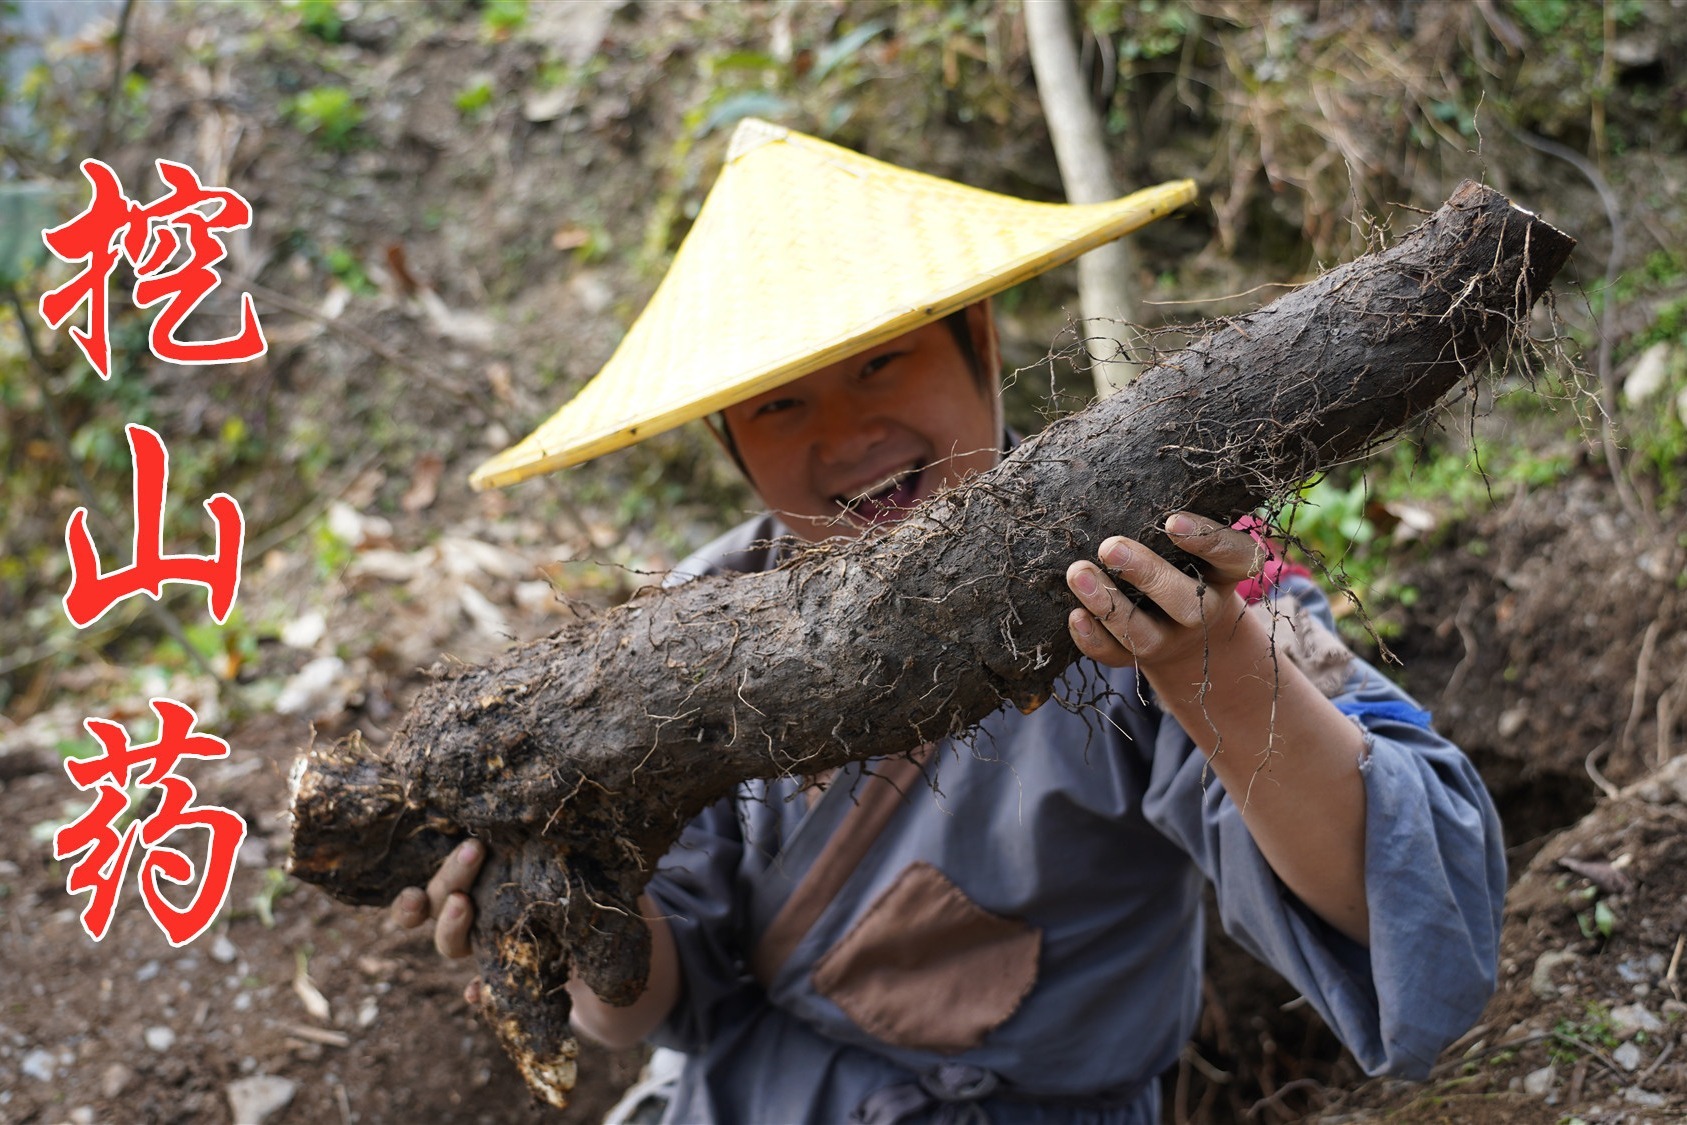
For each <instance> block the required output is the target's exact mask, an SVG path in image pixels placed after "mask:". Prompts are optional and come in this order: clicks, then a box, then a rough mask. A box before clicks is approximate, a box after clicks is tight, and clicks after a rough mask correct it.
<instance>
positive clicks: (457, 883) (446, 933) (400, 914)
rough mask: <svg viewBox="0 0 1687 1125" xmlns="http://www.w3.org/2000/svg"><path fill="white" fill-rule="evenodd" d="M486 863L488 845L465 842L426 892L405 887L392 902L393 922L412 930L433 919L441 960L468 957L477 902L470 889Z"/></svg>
mask: <svg viewBox="0 0 1687 1125" xmlns="http://www.w3.org/2000/svg"><path fill="white" fill-rule="evenodd" d="M485 861H486V845H485V844H483V843H481V842H480V841H479V840H473V839H470V840H464V841H463V842H462V843H461V844H458V845H457V847H456V849H455V850H454V851H452V853H451V854H450V855H449V856H447V857H446V858H445V862H444V863H442V864H440V865H439V870H438V871H436V872H434V876H433V878H432V879H429V880H428V886H427V889H426V890H423V889H422V888H421V887H405V888H404V889H403V890H402V891H400V892H399V893H398V897H397V898H395V899H393V901H392V918H393V921H395V922H397V923H398V924H399V925H400V926H402V927H404V928H405V929H407V930H413V929H415V928H416V927H417V926H420V925H422V924H423V923H425V922H427V921H429V920H430V919H432V920H433V922H434V928H433V947H434V948H435V949H437V950H439V952H440V956H442V957H451V958H454V959H455V958H460V957H467V956H468V955H469V953H470V945H469V931H470V929H471V928H472V927H473V926H474V900H473V899H471V898H470V897H469V888H470V887H472V886H474V881H475V877H476V876H478V875H479V874H480V866H481V864H482V863H484V862H485ZM470 988H471V989H472V988H473V985H472V984H471V985H470Z"/></svg>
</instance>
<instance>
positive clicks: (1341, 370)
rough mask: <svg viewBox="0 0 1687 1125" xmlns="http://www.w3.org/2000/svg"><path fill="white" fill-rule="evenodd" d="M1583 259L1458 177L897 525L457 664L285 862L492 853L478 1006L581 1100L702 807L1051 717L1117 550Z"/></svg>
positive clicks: (1379, 418) (1387, 407)
mask: <svg viewBox="0 0 1687 1125" xmlns="http://www.w3.org/2000/svg"><path fill="white" fill-rule="evenodd" d="M1573 246H1574V241H1573V240H1572V239H1570V238H1569V237H1567V236H1565V235H1564V234H1562V233H1560V232H1559V231H1557V230H1554V229H1553V228H1552V227H1550V226H1548V225H1547V224H1546V223H1544V222H1542V221H1541V220H1539V219H1537V218H1535V217H1534V216H1533V215H1530V214H1529V213H1527V212H1525V211H1522V210H1520V209H1517V208H1515V207H1513V206H1512V205H1511V204H1510V203H1509V202H1508V201H1507V200H1506V199H1505V198H1504V197H1503V196H1501V195H1499V194H1498V193H1496V192H1494V191H1491V190H1489V189H1487V188H1483V187H1479V186H1477V185H1475V184H1472V183H1468V182H1467V183H1465V184H1463V185H1461V186H1460V187H1459V189H1458V190H1457V191H1456V192H1455V193H1454V194H1453V196H1452V198H1451V199H1450V200H1449V201H1448V202H1447V204H1446V205H1445V206H1443V207H1442V208H1441V210H1440V211H1438V212H1436V214H1435V215H1434V216H1433V217H1431V218H1430V219H1429V220H1428V221H1426V222H1425V223H1424V224H1423V225H1422V226H1421V227H1419V228H1418V229H1417V230H1416V231H1414V232H1412V234H1410V235H1408V236H1407V237H1406V238H1404V239H1402V240H1401V242H1400V243H1399V244H1398V245H1396V246H1395V247H1393V248H1391V249H1389V250H1386V251H1383V252H1381V253H1377V254H1372V255H1367V256H1366V257H1363V258H1360V259H1358V260H1356V261H1354V262H1352V263H1350V264H1348V265H1346V266H1343V267H1341V268H1339V269H1337V270H1334V271H1332V272H1331V273H1329V274H1327V275H1325V276H1324V277H1322V278H1320V279H1319V280H1318V281H1316V282H1313V283H1311V284H1309V285H1307V286H1305V287H1303V288H1300V289H1297V290H1295V291H1294V292H1292V293H1290V294H1289V295H1287V296H1285V297H1283V298H1282V299H1280V300H1278V301H1276V302H1275V303H1273V304H1272V305H1270V306H1268V307H1266V308H1264V309H1261V310H1259V311H1257V312H1254V313H1250V314H1247V315H1245V316H1238V317H1233V318H1229V319H1227V320H1225V321H1223V322H1222V323H1221V325H1220V326H1218V328H1217V330H1216V331H1214V332H1213V333H1212V334H1211V335H1209V336H1206V337H1204V338H1202V339H1200V340H1198V341H1197V342H1196V343H1194V344H1193V345H1191V346H1190V347H1188V348H1186V349H1184V350H1183V351H1181V352H1178V353H1176V354H1174V355H1171V356H1169V357H1167V358H1166V359H1164V360H1163V361H1162V362H1160V363H1159V364H1157V365H1156V366H1155V367H1153V368H1151V369H1150V370H1149V371H1147V372H1145V373H1144V375H1143V377H1142V378H1141V379H1140V380H1139V381H1138V382H1137V383H1136V384H1134V385H1133V386H1132V387H1131V388H1129V389H1128V390H1127V391H1126V392H1124V393H1121V394H1118V395H1115V396H1113V397H1112V398H1109V399H1106V400H1104V401H1102V402H1100V403H1097V404H1096V405H1094V406H1092V407H1091V408H1090V409H1088V410H1086V411H1084V412H1083V413H1081V414H1078V415H1074V416H1072V417H1070V418H1066V419H1063V420H1061V421H1059V422H1057V423H1055V424H1054V425H1052V426H1050V427H1049V428H1048V429H1047V430H1045V431H1044V432H1043V433H1041V434H1039V435H1037V436H1036V437H1033V438H1031V439H1030V440H1028V441H1026V442H1025V443H1024V444H1022V445H1021V446H1020V447H1019V448H1018V449H1017V450H1015V451H1014V452H1013V454H1012V455H1010V456H1009V457H1007V458H1006V459H1005V461H1004V462H1003V464H1002V465H1000V466H999V467H997V468H996V469H995V470H993V471H991V472H989V473H986V474H984V475H983V476H981V477H979V478H976V479H975V480H973V481H971V482H970V483H968V484H966V485H963V486H961V487H959V488H957V489H955V490H953V491H951V492H948V493H946V494H944V495H942V496H939V497H936V498H934V499H933V500H931V501H930V502H928V503H927V504H925V505H924V506H922V507H921V508H920V509H918V510H917V511H915V512H914V513H912V514H910V515H909V516H908V517H907V518H906V519H905V520H903V521H902V522H901V523H900V524H898V525H897V526H896V527H894V528H893V529H891V530H889V531H887V532H886V533H884V534H881V535H874V536H871V537H869V538H866V539H859V540H854V541H849V542H843V541H840V542H838V543H836V544H828V545H826V546H823V547H819V548H815V549H812V550H809V551H806V552H804V553H803V554H802V555H801V556H799V557H798V558H797V559H796V560H795V561H793V562H791V563H789V564H787V565H785V566H783V567H781V568H780V569H778V570H775V571H770V572H767V573H761V574H751V575H744V576H740V577H735V578H730V579H703V580H699V581H696V582H692V583H690V584H688V585H685V586H681V587H679V588H676V589H671V590H646V591H642V592H641V593H639V594H638V595H637V596H635V597H634V598H633V599H632V600H631V601H629V602H628V603H627V604H625V605H623V606H620V607H618V608H615V609H612V610H609V611H607V612H605V613H602V614H598V615H595V616H592V617H589V618H585V619H583V620H581V621H579V622H577V623H575V624H572V625H569V626H567V627H565V628H564V629H562V630H561V631H559V632H558V633H556V634H555V635H553V636H551V637H548V638H546V639H543V640H539V641H535V642H532V643H530V644H525V645H520V646H518V647H516V648H513V649H512V650H510V651H509V652H508V653H506V654H505V655H503V656H501V657H500V658H498V659H497V660H495V661H493V662H492V663H490V664H488V665H486V666H484V667H465V666H444V667H441V668H440V669H438V670H436V673H435V675H436V677H437V678H436V680H435V682H434V683H433V684H431V685H429V686H428V687H427V688H426V689H425V690H424V691H423V692H422V694H421V696H420V697H419V698H418V700H417V702H416V703H415V705H414V706H413V707H412V708H411V710H410V713H409V715H408V716H407V718H406V720H405V722H404V725H403V726H402V727H401V728H400V730H399V731H398V733H397V735H396V736H395V737H394V739H393V741H392V743H391V744H390V745H389V746H388V747H386V748H385V749H383V750H380V751H376V750H373V749H372V748H369V747H365V746H363V745H361V744H360V743H359V742H358V741H357V740H356V739H355V738H353V739H351V740H349V741H345V742H342V743H340V744H338V745H335V746H331V747H323V748H316V749H312V750H311V751H309V752H308V753H307V754H306V755H305V756H304V757H303V758H302V759H301V760H300V762H299V764H298V766H297V767H296V769H295V789H294V797H293V854H292V859H291V869H292V871H293V873H294V874H295V875H297V876H299V877H300V878H302V879H305V880H307V881H309V882H313V883H316V884H318V885H319V886H321V887H322V888H324V889H325V890H327V891H328V892H329V893H330V894H333V895H334V896H335V897H337V898H340V899H342V900H343V901H346V902H351V903H357V904H362V905H378V904H385V903H387V902H390V901H391V900H392V898H393V897H394V895H395V894H396V893H397V892H398V891H399V889H400V888H402V887H405V886H411V885H420V884H422V883H425V882H426V881H427V879H428V878H429V876H430V875H431V874H432V873H433V871H434V869H435V868H436V867H437V866H438V864H439V862H440V860H441V859H442V858H443V857H444V855H445V854H446V852H447V851H448V850H449V849H450V848H451V847H452V846H453V845H454V844H455V843H456V842H457V841H458V840H460V839H462V838H463V836H464V835H465V834H472V835H475V836H478V837H480V838H482V839H483V840H485V841H486V842H487V844H488V845H489V850H490V859H489V867H488V870H487V871H486V872H485V873H484V874H483V875H482V877H481V879H480V881H479V884H478V890H477V892H476V903H477V907H478V910H479V914H478V918H477V922H476V926H477V931H476V938H477V947H478V949H479V950H480V961H481V969H482V972H483V974H484V975H485V977H486V981H487V984H488V987H487V988H486V989H484V990H483V996H485V997H486V1000H485V1001H484V1005H485V1007H486V1009H487V1012H486V1014H487V1016H488V1018H489V1019H490V1020H491V1022H492V1023H493V1026H494V1027H495V1028H496V1029H497V1031H498V1033H499V1035H500V1036H501V1037H502V1038H503V1040H504V1043H505V1046H506V1049H508V1050H509V1051H510V1052H511V1053H512V1055H514V1056H515V1057H516V1060H517V1062H518V1064H519V1065H521V1067H522V1069H523V1071H524V1072H525V1073H526V1075H527V1076H528V1079H529V1082H530V1084H531V1085H532V1086H533V1087H534V1089H535V1090H536V1091H537V1092H539V1093H540V1094H541V1095H542V1096H544V1097H546V1098H547V1099H548V1100H550V1101H552V1102H553V1103H554V1104H561V1100H562V1098H563V1097H564V1095H565V1094H566V1092H567V1089H568V1088H569V1087H570V1086H571V1085H572V1072H573V1062H572V1058H573V1049H574V1047H573V1043H572V1041H571V1040H570V1039H569V1038H568V1032H567V1016H568V1003H567V1000H566V994H565V993H564V992H562V991H561V987H560V986H561V984H562V983H563V981H564V980H566V978H567V976H568V973H569V971H570V968H571V967H572V968H573V969H574V970H576V971H578V972H579V973H580V974H581V976H582V978H583V979H584V980H585V981H586V982H587V983H588V984H590V985H591V987H592V988H593V989H594V990H595V991H596V992H597V993H598V994H599V995H600V996H603V997H604V998H605V999H607V1000H609V1001H611V1002H614V1003H629V1002H631V1000H633V999H634V998H636V996H637V995H638V993H639V992H640V991H641V989H642V988H643V984H644V977H645V972H646V968H647V960H648V932H647V931H646V929H645V927H644V925H643V924H642V923H641V922H640V921H638V919H637V910H636V906H635V902H636V899H637V896H638V894H639V892H640V890H641V889H642V888H643V887H644V885H645V883H646V882H647V881H648V880H649V877H650V873H651V870H652V869H653V867H654V866H655V864H656V861H657V860H658V859H659V858H660V857H661V856H662V855H663V854H664V853H665V852H666V851H667V850H668V848H669V847H670V846H671V845H672V844H673V842H674V841H675V840H676V839H677V838H678V836H679V834H680V831H681V829H682V828H683V827H684V826H685V824H686V823H687V822H688V821H690V820H691V819H692V818H693V817H694V816H695V815H696V814H697V813H698V812H699V811H701V810H702V809H703V808H705V807H706V806H707V805H709V804H711V803H713V802H714V801H716V800H718V799H720V798H721V797H723V796H725V795H726V794H728V793H730V792H732V790H733V788H734V787H735V786H736V785H737V784H738V783H740V782H742V781H745V780H748V779H751V778H766V777H774V776H778V775H783V774H791V773H799V772H800V773H804V774H812V773H817V772H819V771H821V770H825V769H829V768H831V767H834V766H838V765H841V764H843V763H845V762H847V761H850V760H854V759H864V758H869V757H875V756H880V755H886V754H895V753H900V752H904V751H908V750H910V749H912V748H914V747H917V746H919V745H921V744H923V743H926V742H929V741H932V740H933V739H936V738H940V737H942V736H943V735H946V734H954V733H960V732H964V731H966V730H968V729H969V728H971V727H972V726H973V725H974V724H976V723H978V722H979V721H980V720H981V719H982V718H984V717H985V716H986V715H988V714H989V713H990V712H992V711H994V710H995V709H996V708H998V707H999V706H1001V705H1002V701H1003V700H1004V699H1005V700H1010V701H1013V702H1015V703H1018V704H1020V705H1021V706H1022V707H1026V708H1029V707H1031V706H1034V705H1035V704H1036V702H1038V701H1040V700H1041V699H1043V698H1045V697H1046V696H1047V694H1048V692H1049V691H1050V688H1051V685H1052V684H1053V682H1054V681H1055V680H1056V678H1057V677H1058V676H1059V675H1060V673H1061V672H1062V671H1063V670H1064V669H1065V668H1066V667H1067V665H1069V664H1071V663H1072V662H1073V661H1074V660H1075V659H1076V657H1077V652H1076V649H1075V648H1074V646H1073V645H1072V643H1071V640H1070V639H1069V637H1068V635H1067V631H1066V615H1067V612H1068V611H1069V610H1070V609H1071V608H1072V606H1073V605H1074V604H1076V603H1075V601H1074V599H1073V598H1072V596H1071V594H1070V593H1069V592H1068V591H1067V589H1066V583H1065V579H1064V573H1065V570H1066V567H1067V565H1068V564H1069V563H1070V562H1071V561H1072V560H1073V559H1076V558H1079V557H1093V555H1094V553H1095V551H1096V549H1097V547H1098V545H1099V544H1100V542H1101V540H1102V539H1103V538H1105V537H1106V536H1108V535H1112V534H1116V533H1124V534H1128V535H1132V536H1135V537H1137V538H1139V539H1141V540H1143V541H1144V542H1146V543H1148V544H1149V545H1150V546H1151V547H1154V548H1155V549H1157V550H1164V551H1166V552H1168V553H1170V546H1169V543H1168V542H1167V541H1166V539H1165V537H1164V535H1163V534H1162V533H1161V532H1160V530H1159V526H1160V523H1161V521H1162V520H1163V519H1164V517H1165V515H1166V514H1167V513H1168V512H1171V511H1174V510H1177V509H1188V510H1191V511H1195V512H1201V513H1205V514H1207V515H1210V516H1212V517H1214V518H1221V519H1231V520H1233V519H1236V518H1239V517H1240V516H1242V515H1244V514H1246V513H1249V512H1252V511H1254V510H1256V509H1257V508H1259V507H1260V506H1261V505H1263V504H1269V503H1271V502H1274V501H1278V500H1281V499H1282V498H1283V497H1284V496H1286V495H1287V494H1288V493H1289V492H1290V490H1291V489H1293V487H1294V486H1295V485H1296V484H1297V483H1299V482H1301V481H1303V480H1305V479H1306V478H1307V477H1309V476H1310V475H1312V474H1314V473H1316V472H1318V471H1319V470H1320V469H1323V468H1326V467H1328V466H1330V465H1333V464H1337V463H1340V462H1346V461H1350V460H1352V459H1353V458H1354V457H1355V456H1358V455H1360V454H1363V453H1364V452H1366V451H1367V450H1369V449H1371V448H1373V447H1374V446H1375V445H1376V444H1377V443H1378V442H1380V441H1382V440H1384V439H1385V438H1387V437H1389V436H1390V435H1392V434H1394V433H1396V432H1398V431H1399V430H1400V429H1402V428H1403V427H1406V426H1408V425H1410V424H1412V423H1413V422H1414V421H1416V420H1418V419H1420V418H1422V417H1423V415H1424V414H1425V412H1426V411H1428V410H1430V409H1431V408H1432V407H1433V406H1435V405H1436V403H1437V402H1438V401H1439V400H1440V399H1441V397H1442V396H1443V395H1445V394H1446V393H1447V392H1448V391H1450V390H1452V389H1453V388H1455V387H1457V386H1459V385H1461V384H1463V383H1466V382H1468V381H1469V380H1471V379H1473V378H1475V377H1476V376H1478V375H1479V374H1480V373H1481V372H1482V371H1483V370H1484V369H1485V367H1486V365H1487V363H1488V360H1489V357H1490V352H1492V351H1493V350H1494V349H1496V347H1497V348H1498V349H1500V350H1501V351H1502V352H1509V349H1510V348H1511V346H1512V345H1513V344H1515V343H1516V342H1517V341H1518V340H1519V339H1520V338H1521V337H1522V336H1523V335H1524V334H1525V326H1526V324H1527V321H1528V317H1529V310H1530V307H1531V305H1532V304H1533V302H1534V300H1535V298H1536V297H1537V296H1538V295H1540V294H1541V293H1542V292H1544V291H1545V289H1546V286H1547V285H1548V283H1549V282H1550V280H1551V279H1552V277H1553V276H1554V275H1555V274H1556V273H1557V271H1558V269H1559V268H1560V266H1562V264H1563V263H1564V261H1565V259H1566V258H1567V257H1568V255H1569V253H1570V250H1571V248H1572V247H1573Z"/></svg>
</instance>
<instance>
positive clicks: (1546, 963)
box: [1529, 949, 1581, 1000]
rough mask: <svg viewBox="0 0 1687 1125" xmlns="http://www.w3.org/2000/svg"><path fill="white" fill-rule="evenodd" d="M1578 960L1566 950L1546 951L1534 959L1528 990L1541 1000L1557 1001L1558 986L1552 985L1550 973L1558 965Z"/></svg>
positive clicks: (1578, 959) (1578, 958)
mask: <svg viewBox="0 0 1687 1125" xmlns="http://www.w3.org/2000/svg"><path fill="white" fill-rule="evenodd" d="M1580 960H1581V958H1580V957H1578V956H1577V955H1576V954H1574V953H1571V952H1570V951H1569V950H1567V949H1549V950H1547V951H1546V952H1545V953H1543V954H1541V955H1540V956H1539V957H1537V958H1536V959H1535V971H1534V972H1533V973H1531V974H1529V990H1530V991H1531V992H1533V993H1534V994H1535V995H1536V996H1538V997H1540V998H1541V999H1542V1000H1556V999H1558V986H1557V985H1555V984H1553V983H1552V971H1553V970H1554V969H1556V968H1558V966H1560V965H1565V964H1574V963H1575V962H1577V961H1580Z"/></svg>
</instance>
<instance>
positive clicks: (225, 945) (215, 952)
mask: <svg viewBox="0 0 1687 1125" xmlns="http://www.w3.org/2000/svg"><path fill="white" fill-rule="evenodd" d="M238 956H240V950H238V949H236V948H235V947H234V943H233V942H232V941H230V940H228V935H227V934H218V935H217V938H216V940H215V941H213V942H212V943H211V960H213V961H215V962H217V963H218V964H219V965H227V964H228V963H229V962H231V961H233V960H234V959H235V958H236V957H238Z"/></svg>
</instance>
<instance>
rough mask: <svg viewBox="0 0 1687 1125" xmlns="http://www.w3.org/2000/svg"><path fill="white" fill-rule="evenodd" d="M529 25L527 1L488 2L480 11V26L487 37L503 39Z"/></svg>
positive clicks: (497, 0) (492, 0)
mask: <svg viewBox="0 0 1687 1125" xmlns="http://www.w3.org/2000/svg"><path fill="white" fill-rule="evenodd" d="M526 23H527V0H486V5H485V6H484V7H483V8H481V10H480V26H481V27H482V28H483V29H484V30H485V32H486V33H487V35H489V36H491V37H493V38H499V39H501V38H503V37H505V36H507V35H509V34H510V33H512V32H515V31H519V30H521V28H522V26H523V25H525V24H526Z"/></svg>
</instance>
